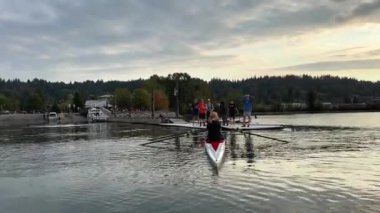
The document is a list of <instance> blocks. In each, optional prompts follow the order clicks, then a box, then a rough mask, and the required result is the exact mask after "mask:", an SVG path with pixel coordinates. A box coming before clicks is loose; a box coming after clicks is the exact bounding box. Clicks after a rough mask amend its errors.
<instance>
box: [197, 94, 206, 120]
mask: <svg viewBox="0 0 380 213" xmlns="http://www.w3.org/2000/svg"><path fill="white" fill-rule="evenodd" d="M206 108H207V106H206V104H205V102H204V101H203V99H201V100H200V101H199V103H198V112H199V126H202V124H203V126H206V123H205V122H206V121H205V119H206Z"/></svg>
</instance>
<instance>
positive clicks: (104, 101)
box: [84, 95, 113, 109]
mask: <svg viewBox="0 0 380 213" xmlns="http://www.w3.org/2000/svg"><path fill="white" fill-rule="evenodd" d="M112 97H113V96H112V95H102V96H99V98H98V99H97V100H87V101H86V102H85V103H84V106H85V108H86V109H89V108H93V107H104V108H106V109H111V108H112V107H113V105H112V104H110V100H111V98H112Z"/></svg>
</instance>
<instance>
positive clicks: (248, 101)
mask: <svg viewBox="0 0 380 213" xmlns="http://www.w3.org/2000/svg"><path fill="white" fill-rule="evenodd" d="M252 103H253V101H252V97H251V96H250V95H248V94H247V95H244V97H243V127H249V124H250V123H251V113H252ZM247 119H248V121H246V120H247Z"/></svg>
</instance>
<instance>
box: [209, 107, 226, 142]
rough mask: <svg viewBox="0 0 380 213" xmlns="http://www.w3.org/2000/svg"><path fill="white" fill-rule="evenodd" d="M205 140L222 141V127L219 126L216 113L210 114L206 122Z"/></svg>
mask: <svg viewBox="0 0 380 213" xmlns="http://www.w3.org/2000/svg"><path fill="white" fill-rule="evenodd" d="M207 131H208V133H207V140H208V141H222V140H224V137H223V135H222V126H221V125H220V121H219V117H218V113H217V112H211V113H210V117H209V118H208V121H207Z"/></svg>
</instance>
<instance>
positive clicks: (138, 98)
mask: <svg viewBox="0 0 380 213" xmlns="http://www.w3.org/2000/svg"><path fill="white" fill-rule="evenodd" d="M104 94H112V95H113V98H112V99H111V100H110V102H111V103H110V104H112V105H115V106H117V108H118V109H119V110H124V109H131V108H134V109H151V105H152V103H154V105H155V108H156V109H162V110H172V111H176V108H177V105H176V103H177V98H178V102H179V106H178V109H179V112H180V113H186V112H188V111H189V110H190V105H191V103H193V102H194V100H195V99H202V98H203V99H207V98H211V99H212V100H213V101H214V102H220V101H225V102H230V101H234V102H235V103H236V104H237V105H238V107H241V98H242V96H243V95H244V94H250V95H252V96H253V97H254V102H255V106H254V107H255V110H257V111H261V110H264V108H263V107H264V106H268V105H270V106H279V105H280V104H281V103H305V104H307V106H308V108H309V109H317V108H318V106H319V104H320V103H323V102H331V103H355V102H356V103H357V102H363V101H367V100H369V99H371V98H375V97H380V82H379V81H378V82H370V81H358V80H356V79H353V78H340V77H334V76H321V77H312V76H308V75H303V76H295V75H287V76H263V77H252V78H248V79H243V80H234V81H231V80H223V79H212V80H211V81H209V82H207V81H205V80H202V79H199V78H194V77H191V76H190V75H189V74H187V73H173V74H170V75H168V76H158V75H153V76H151V77H150V78H149V79H137V80H131V81H106V82H104V81H102V80H98V81H84V82H69V83H64V82H49V81H46V80H42V79H33V80H28V81H20V80H19V79H13V80H5V79H1V78H0V110H9V111H26V112H33V111H34V112H44V111H50V110H51V109H52V108H53V107H54V109H55V110H57V109H59V110H64V111H68V110H72V111H77V110H78V109H81V108H83V107H84V101H85V100H91V99H97V98H98V97H99V96H101V95H104ZM272 110H276V107H274V108H272Z"/></svg>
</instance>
